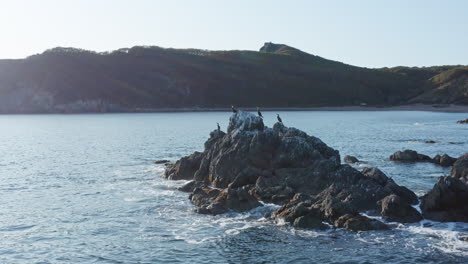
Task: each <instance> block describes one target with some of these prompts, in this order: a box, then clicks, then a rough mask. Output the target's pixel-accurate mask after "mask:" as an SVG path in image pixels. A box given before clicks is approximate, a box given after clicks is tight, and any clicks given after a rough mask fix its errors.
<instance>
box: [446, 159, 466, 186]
mask: <svg viewBox="0 0 468 264" xmlns="http://www.w3.org/2000/svg"><path fill="white" fill-rule="evenodd" d="M450 177H453V178H456V179H460V180H462V181H464V182H466V181H468V154H465V155H463V156H461V157H459V158H458V159H457V161H456V162H455V163H454V164H453V167H452V171H451V172H450Z"/></svg>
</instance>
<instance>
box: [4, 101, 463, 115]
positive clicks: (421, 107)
mask: <svg viewBox="0 0 468 264" xmlns="http://www.w3.org/2000/svg"><path fill="white" fill-rule="evenodd" d="M237 108H238V109H240V110H244V111H257V108H256V107H242V106H238V107H237ZM260 109H261V111H427V112H447V113H468V105H440V104H439V105H427V104H412V105H398V106H357V105H356V106H320V107H260ZM230 111H231V108H230V107H167V108H135V109H124V110H120V111H119V110H117V111H93V110H83V111H77V110H75V111H61V112H18V113H0V115H29V114H32V115H35V114H117V113H178V112H230Z"/></svg>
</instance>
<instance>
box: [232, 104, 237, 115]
mask: <svg viewBox="0 0 468 264" xmlns="http://www.w3.org/2000/svg"><path fill="white" fill-rule="evenodd" d="M231 110H232V112H233V113H234V114H235V113H237V112H238V111H237V109H236V108H235V107H234V106H233V105H231Z"/></svg>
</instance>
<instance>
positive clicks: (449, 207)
mask: <svg viewBox="0 0 468 264" xmlns="http://www.w3.org/2000/svg"><path fill="white" fill-rule="evenodd" d="M467 201H468V154H465V155H463V156H461V157H460V158H458V160H457V161H456V162H455V164H453V167H452V171H451V173H450V176H446V177H440V178H439V180H438V182H437V183H436V184H435V185H434V187H433V188H432V190H431V191H429V192H428V193H427V194H426V195H424V197H423V198H422V201H421V210H422V212H423V216H424V217H425V218H428V219H431V220H434V221H441V222H452V221H456V222H468V203H467Z"/></svg>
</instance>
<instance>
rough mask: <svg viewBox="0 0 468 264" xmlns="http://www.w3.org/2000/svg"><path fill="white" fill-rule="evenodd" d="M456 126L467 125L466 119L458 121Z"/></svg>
mask: <svg viewBox="0 0 468 264" xmlns="http://www.w3.org/2000/svg"><path fill="white" fill-rule="evenodd" d="M457 124H468V118H467V119H465V120H458V121H457Z"/></svg>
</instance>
